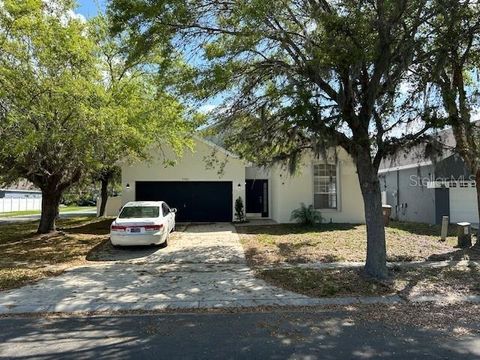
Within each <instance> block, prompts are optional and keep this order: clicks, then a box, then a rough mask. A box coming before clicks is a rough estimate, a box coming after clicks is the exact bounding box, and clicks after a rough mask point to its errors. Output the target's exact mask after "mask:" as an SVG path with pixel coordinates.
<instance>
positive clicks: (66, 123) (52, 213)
mask: <svg viewBox="0 0 480 360" xmlns="http://www.w3.org/2000/svg"><path fill="white" fill-rule="evenodd" d="M72 6H73V4H72V2H71V1H67V0H65V1H62V0H59V1H56V2H54V1H49V2H44V1H41V0H32V1H25V2H23V1H22V2H18V1H11V0H5V1H2V4H1V6H0V138H1V139H2V141H0V176H1V180H2V181H3V182H12V181H15V180H17V179H19V178H26V179H28V180H29V181H30V182H32V183H33V184H35V185H36V186H37V187H38V188H40V189H41V191H42V215H41V219H40V225H39V228H38V232H40V233H47V232H49V231H52V230H55V218H56V216H57V213H58V205H59V202H60V199H61V195H62V193H63V192H64V191H65V190H66V189H68V188H69V187H70V186H71V185H72V184H74V183H76V182H77V181H78V180H79V179H80V178H81V177H82V175H83V174H84V172H85V171H86V170H87V169H88V168H90V166H91V165H92V163H93V161H94V147H93V146H92V139H93V138H94V137H95V134H96V133H97V125H98V122H97V119H98V117H97V115H96V109H97V106H96V105H97V101H96V100H97V99H98V93H97V88H96V86H95V84H96V83H97V82H98V72H97V69H96V66H95V64H96V61H95V57H94V51H93V49H94V44H93V42H92V41H91V40H90V39H89V38H88V37H86V36H84V35H85V24H84V23H83V21H81V20H79V19H77V18H75V17H72V16H70V15H69V14H71V13H69V11H68V10H71V8H72Z"/></svg>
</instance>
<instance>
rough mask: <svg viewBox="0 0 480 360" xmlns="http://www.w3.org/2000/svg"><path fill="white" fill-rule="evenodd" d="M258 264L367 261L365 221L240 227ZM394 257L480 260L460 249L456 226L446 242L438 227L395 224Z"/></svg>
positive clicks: (390, 252)
mask: <svg viewBox="0 0 480 360" xmlns="http://www.w3.org/2000/svg"><path fill="white" fill-rule="evenodd" d="M237 232H238V233H239V235H240V238H241V241H242V244H243V247H244V250H245V253H246V255H247V259H248V261H249V263H250V265H252V266H263V265H269V264H276V263H307V262H334V261H364V260H365V254H366V245H367V244H366V228H365V225H351V224H322V225H321V226H318V227H313V228H312V227H305V226H301V225H296V224H281V225H264V226H242V227H237ZM386 236H387V256H388V261H416V260H426V259H429V260H448V259H455V260H460V259H463V258H470V259H480V252H478V251H475V250H473V249H470V250H461V249H456V248H455V245H456V241H457V240H456V234H455V229H454V227H453V226H451V227H450V233H449V236H448V238H447V241H446V242H440V241H439V239H440V227H439V226H436V225H427V224H416V223H415V224H414V223H405V222H392V223H391V224H390V226H389V227H387V228H386Z"/></svg>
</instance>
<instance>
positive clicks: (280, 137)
mask: <svg viewBox="0 0 480 360" xmlns="http://www.w3.org/2000/svg"><path fill="white" fill-rule="evenodd" d="M110 12H111V14H112V17H113V18H114V21H115V24H116V29H125V28H128V29H129V30H130V31H132V32H134V33H135V34H136V38H137V41H136V49H135V51H133V53H134V54H139V53H146V52H148V51H149V48H150V47H151V46H153V45H154V44H155V43H157V42H158V41H165V39H166V38H168V39H170V41H171V44H172V47H173V48H175V49H182V50H183V54H184V55H185V56H186V57H187V58H192V57H193V59H194V60H193V61H191V62H190V63H191V65H192V66H193V67H194V68H195V75H196V77H195V84H196V85H197V86H198V88H199V89H200V90H198V91H196V95H197V96H198V97H200V98H202V97H204V98H212V97H217V98H222V99H224V101H223V106H221V107H220V111H218V113H217V118H216V125H217V126H218V128H219V129H220V131H223V132H224V133H225V136H226V137H227V143H230V144H232V145H233V146H234V150H236V151H237V152H239V153H240V154H241V155H242V156H243V157H246V158H248V159H252V160H254V161H255V162H257V163H260V164H270V163H272V162H276V161H285V162H288V163H289V164H290V168H292V169H294V168H295V164H296V163H297V162H298V159H299V158H301V155H302V154H303V153H304V152H305V151H313V152H314V153H316V154H317V155H318V154H320V153H321V152H322V151H323V149H325V148H327V147H330V146H341V147H343V148H344V149H345V150H346V151H347V152H348V153H349V154H350V155H351V156H352V158H353V160H354V161H355V163H356V165H357V171H358V177H359V182H360V186H361V190H362V194H363V198H364V205H365V217H366V222H367V239H368V246H367V262H366V272H367V273H368V274H370V275H372V276H375V277H385V276H386V272H387V271H386V250H385V235H384V227H383V222H382V209H381V197H380V186H379V182H378V176H377V173H378V167H379V165H380V162H381V159H382V158H383V157H384V156H386V155H388V154H391V153H394V152H395V151H396V150H397V149H399V148H400V147H406V146H409V145H411V144H414V143H415V142H417V141H419V140H420V139H421V138H422V136H423V135H424V134H425V133H426V131H427V130H428V129H429V127H430V126H431V124H432V123H434V122H435V116H434V114H431V113H430V112H429V111H428V109H425V108H423V107H419V103H418V101H417V99H416V98H415V96H409V95H405V94H404V91H403V88H404V86H405V84H407V83H408V78H409V77H410V76H411V74H410V72H409V71H410V69H411V68H412V67H414V66H415V64H416V63H418V62H419V61H421V59H420V54H421V52H420V49H422V47H423V46H424V42H425V41H426V40H427V39H428V29H426V24H428V21H429V20H430V19H431V18H432V16H433V9H432V6H431V1H427V0H378V1H353V0H341V1H323V0H322V1H315V0H314V1H310V0H280V1H264V0H261V1H260V0H253V1H240V2H224V1H220V0H219V1H216V0H214V1H204V0H194V1H183V0H169V1H159V2H155V3H151V2H150V1H144V0H139V1H136V2H135V4H134V5H133V6H132V4H131V2H129V1H126V0H114V1H112V6H111V8H110ZM182 45H184V46H183V48H182V47H181V46H182ZM420 110H421V111H420ZM420 113H422V117H423V119H424V120H425V118H428V122H427V121H421V120H420V121H419V119H420V117H419V114H420Z"/></svg>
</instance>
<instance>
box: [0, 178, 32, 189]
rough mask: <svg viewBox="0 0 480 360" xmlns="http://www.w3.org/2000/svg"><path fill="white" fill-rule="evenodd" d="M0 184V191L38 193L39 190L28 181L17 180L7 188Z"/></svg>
mask: <svg viewBox="0 0 480 360" xmlns="http://www.w3.org/2000/svg"><path fill="white" fill-rule="evenodd" d="M1 185H2V184H0V190H2V191H22V192H24V191H28V192H40V189H38V188H37V187H35V185H33V184H32V183H31V182H29V181H28V180H19V181H18V182H16V183H15V184H10V185H8V186H1Z"/></svg>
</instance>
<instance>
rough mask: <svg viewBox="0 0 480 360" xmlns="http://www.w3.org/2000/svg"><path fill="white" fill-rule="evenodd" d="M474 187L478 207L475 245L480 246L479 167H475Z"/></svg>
mask: <svg viewBox="0 0 480 360" xmlns="http://www.w3.org/2000/svg"><path fill="white" fill-rule="evenodd" d="M475 188H476V190H477V209H478V216H479V218H478V228H477V241H476V242H475V246H477V247H480V169H477V172H476V173H475Z"/></svg>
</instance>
